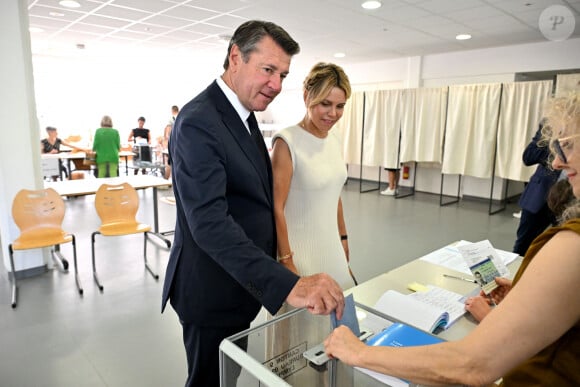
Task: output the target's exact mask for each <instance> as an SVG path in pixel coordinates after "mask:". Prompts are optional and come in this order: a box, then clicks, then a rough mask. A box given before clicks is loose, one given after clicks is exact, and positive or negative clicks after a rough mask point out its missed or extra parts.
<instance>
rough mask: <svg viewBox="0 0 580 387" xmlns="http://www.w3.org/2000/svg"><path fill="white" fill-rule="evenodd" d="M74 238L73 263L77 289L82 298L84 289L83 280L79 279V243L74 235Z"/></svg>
mask: <svg viewBox="0 0 580 387" xmlns="http://www.w3.org/2000/svg"><path fill="white" fill-rule="evenodd" d="M71 236H72V245H73V263H74V265H75V282H76V284H77V289H78V291H79V294H80V295H81V296H82V295H83V287H82V285H81V279H80V277H79V269H78V267H77V241H76V238H75V236H74V235H71Z"/></svg>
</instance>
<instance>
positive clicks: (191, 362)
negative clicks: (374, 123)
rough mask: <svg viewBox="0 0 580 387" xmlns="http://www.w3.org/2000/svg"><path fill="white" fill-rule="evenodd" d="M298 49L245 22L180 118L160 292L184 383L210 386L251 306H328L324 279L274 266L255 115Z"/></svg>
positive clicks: (333, 298)
mask: <svg viewBox="0 0 580 387" xmlns="http://www.w3.org/2000/svg"><path fill="white" fill-rule="evenodd" d="M298 51H299V46H298V43H296V42H295V41H294V40H293V39H292V38H291V37H290V35H288V33H287V32H286V31H284V30H283V29H282V28H281V27H279V26H277V25H275V24H273V23H270V22H263V21H255V20H251V21H248V22H245V23H243V24H242V25H241V26H239V27H238V28H237V29H236V31H235V32H234V35H233V37H232V39H231V41H230V44H229V47H228V53H227V56H226V59H225V62H224V69H225V71H224V73H223V75H222V76H221V77H219V78H218V79H217V80H216V81H215V82H213V83H212V84H210V85H209V86H208V87H207V89H205V90H204V91H203V92H201V93H200V94H199V95H198V96H196V97H195V98H194V99H193V100H191V101H190V102H188V103H187V104H186V105H185V106H184V107H183V108H182V110H181V111H180V113H179V115H178V116H177V119H176V121H175V126H174V127H173V130H172V131H171V138H170V140H169V157H170V159H171V164H172V167H173V190H174V193H175V199H176V209H177V222H176V227H175V239H174V243H173V246H172V249H171V253H170V257H169V263H168V265H167V271H166V276H165V284H164V287H163V297H162V310H163V309H164V308H165V306H166V303H167V301H168V300H170V301H171V305H172V306H173V308H174V309H175V311H176V312H177V314H178V316H179V320H180V322H181V325H182V328H183V340H184V345H185V350H186V354H187V363H188V379H187V382H186V385H187V386H217V385H219V362H218V358H219V355H218V354H219V344H220V342H221V341H222V340H223V339H224V338H225V337H228V336H230V335H232V334H234V333H237V332H239V331H241V330H244V329H246V328H248V327H249V326H250V322H251V321H252V320H253V319H254V318H255V317H256V315H257V314H258V311H259V310H260V305H264V307H265V308H266V309H267V310H268V311H269V312H270V313H272V314H274V313H276V312H277V311H278V309H280V307H281V306H282V304H283V303H284V301H287V302H288V303H289V304H291V305H292V306H295V307H306V308H308V310H309V311H310V312H312V313H314V314H329V313H330V312H331V311H332V310H334V309H336V313H337V316H338V317H339V318H340V317H341V316H342V310H343V308H344V296H343V294H342V289H341V288H340V286H339V285H338V284H337V283H336V281H334V280H333V279H332V278H331V277H330V276H328V275H326V274H317V275H313V276H308V277H299V276H297V275H296V274H295V273H292V272H291V271H289V270H288V269H286V268H285V267H284V266H283V265H281V264H279V263H278V262H277V261H276V259H275V256H276V230H275V224H274V210H273V193H272V177H271V164H270V159H269V157H268V153H267V150H266V146H265V143H264V139H263V138H262V136H261V134H260V132H259V128H258V125H257V122H256V118H255V116H254V114H253V112H254V111H263V110H265V109H266V108H267V106H268V105H269V104H270V102H272V100H273V99H274V98H275V97H276V96H277V95H278V94H279V93H280V91H281V90H282V81H283V80H284V78H285V77H286V76H287V74H288V71H289V68H290V62H291V58H292V56H293V55H294V54H296V53H298Z"/></svg>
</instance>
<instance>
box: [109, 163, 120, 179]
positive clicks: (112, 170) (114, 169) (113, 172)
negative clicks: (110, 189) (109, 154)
mask: <svg viewBox="0 0 580 387" xmlns="http://www.w3.org/2000/svg"><path fill="white" fill-rule="evenodd" d="M108 165H109V177H117V176H119V163H108Z"/></svg>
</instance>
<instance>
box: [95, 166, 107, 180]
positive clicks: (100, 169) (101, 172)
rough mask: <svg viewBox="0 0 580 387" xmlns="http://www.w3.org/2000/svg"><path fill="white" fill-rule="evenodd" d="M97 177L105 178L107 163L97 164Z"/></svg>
mask: <svg viewBox="0 0 580 387" xmlns="http://www.w3.org/2000/svg"><path fill="white" fill-rule="evenodd" d="M97 177H98V178H101V177H107V163H98V164H97Z"/></svg>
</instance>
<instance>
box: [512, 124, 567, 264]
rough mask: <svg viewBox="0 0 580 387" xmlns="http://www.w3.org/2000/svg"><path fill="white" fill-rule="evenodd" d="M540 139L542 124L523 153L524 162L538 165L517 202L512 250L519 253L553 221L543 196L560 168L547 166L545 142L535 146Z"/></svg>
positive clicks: (525, 249)
mask: <svg viewBox="0 0 580 387" xmlns="http://www.w3.org/2000/svg"><path fill="white" fill-rule="evenodd" d="M541 138H542V124H540V128H539V129H538V131H537V132H536V134H535V135H534V138H533V139H532V141H531V142H530V143H529V144H528V146H527V147H526V149H525V150H524V154H523V156H522V159H523V161H524V164H525V165H527V166H530V165H535V164H538V167H537V168H536V172H534V174H533V175H532V177H531V179H530V181H529V183H528V184H527V185H526V188H524V192H522V196H521V197H520V202H519V204H520V207H521V208H522V215H521V218H520V224H519V226H518V231H517V239H516V242H515V244H514V249H513V252H514V253H518V254H519V255H521V256H524V254H525V253H526V251H527V250H528V247H530V244H531V243H532V241H533V240H534V239H536V237H537V236H538V235H540V234H541V233H542V232H544V230H545V229H546V228H547V227H548V226H549V225H550V224H551V223H553V222H554V221H555V219H554V215H553V214H552V211H550V208H549V207H548V204H547V202H546V199H547V197H548V192H549V191H550V188H552V186H553V185H554V184H555V183H556V181H557V180H558V177H559V176H560V171H559V170H554V169H552V168H551V167H550V160H549V158H550V149H549V148H548V146H547V145H544V146H540V145H538V142H539V141H540V139H541Z"/></svg>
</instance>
